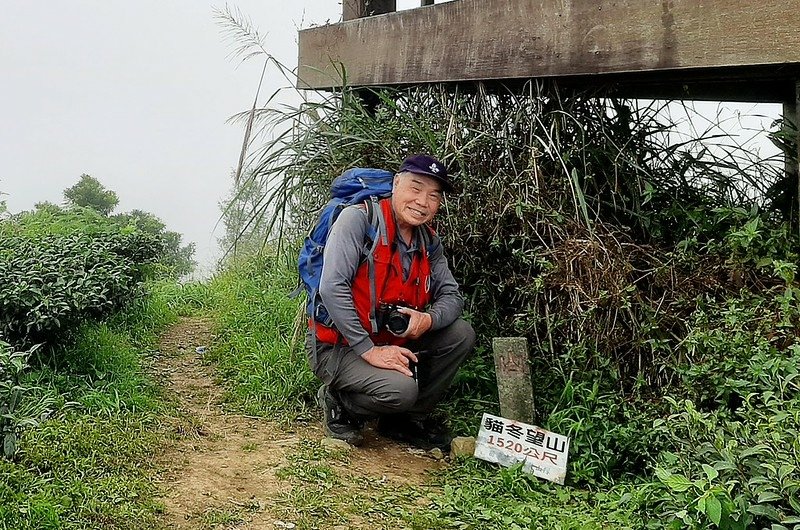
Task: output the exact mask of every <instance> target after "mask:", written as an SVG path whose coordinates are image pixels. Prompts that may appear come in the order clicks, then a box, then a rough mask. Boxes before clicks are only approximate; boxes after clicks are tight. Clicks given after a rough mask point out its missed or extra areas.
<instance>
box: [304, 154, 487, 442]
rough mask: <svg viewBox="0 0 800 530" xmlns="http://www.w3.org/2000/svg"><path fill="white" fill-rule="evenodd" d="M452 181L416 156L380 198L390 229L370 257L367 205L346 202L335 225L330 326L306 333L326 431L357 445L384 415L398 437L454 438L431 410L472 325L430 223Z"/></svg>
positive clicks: (329, 265) (328, 279)
mask: <svg viewBox="0 0 800 530" xmlns="http://www.w3.org/2000/svg"><path fill="white" fill-rule="evenodd" d="M452 189H453V186H452V184H451V182H450V180H449V178H448V175H447V170H446V168H445V167H444V166H443V165H442V164H441V163H440V162H439V161H438V160H436V159H434V158H432V157H430V156H426V155H415V156H411V157H408V158H407V159H406V160H405V161H404V162H403V164H402V165H401V166H400V169H399V171H398V172H397V174H396V175H395V177H394V181H393V189H392V195H391V196H390V197H388V198H385V199H382V200H381V201H380V202H379V203H378V205H379V208H378V210H379V211H378V212H375V213H377V214H378V215H380V216H382V222H383V226H384V227H385V231H384V236H385V237H383V236H379V237H377V238H376V240H375V242H374V251H373V252H372V253H371V256H370V255H368V253H369V249H367V248H366V245H365V241H366V240H368V239H369V238H368V237H367V234H368V233H369V232H368V229H369V227H370V220H369V218H368V215H369V214H368V212H367V208H366V207H365V206H364V205H356V206H348V207H347V208H345V209H344V210H343V211H342V212H341V214H340V215H339V217H338V219H337V220H336V222H335V223H334V224H333V226H332V227H331V231H330V233H329V235H328V240H327V243H326V245H325V250H324V260H323V266H322V276H321V280H320V287H319V295H320V297H321V299H322V304H323V305H324V306H325V309H326V310H327V312H328V314H329V315H330V317H331V320H332V321H333V326H331V327H326V326H322V325H320V324H319V323H316V324H312V325H311V326H310V329H309V334H308V338H307V340H306V350H307V354H308V358H309V363H310V366H311V368H312V370H313V371H314V373H315V374H316V375H317V377H318V378H319V379H321V380H322V382H323V386H322V387H321V388H320V390H319V393H318V395H317V398H318V400H319V402H320V405H321V406H322V408H323V412H324V422H325V433H326V434H327V435H328V436H331V437H333V438H338V439H341V440H344V441H346V442H348V443H350V444H352V445H359V444H361V443H362V441H363V437H362V429H363V426H364V424H365V422H366V421H367V420H370V419H373V418H378V432H379V433H380V434H382V435H383V436H386V437H389V438H391V439H394V440H398V441H402V442H406V443H410V444H412V445H415V446H417V447H421V448H425V449H430V448H433V447H442V448H444V447H446V446H448V445H449V444H450V440H451V436H450V434H449V433H448V432H447V430H446V428H445V427H444V425H442V424H441V423H439V424H436V423H435V422H433V421H432V420H431V418H430V414H431V412H432V411H433V409H434V407H435V406H436V405H437V403H439V401H441V399H442V397H443V395H444V393H445V391H446V390H447V388H448V386H449V385H450V383H451V381H452V380H453V377H454V376H455V374H456V372H457V371H458V368H459V366H460V365H461V364H462V363H463V362H464V360H465V359H466V357H467V355H468V353H469V352H470V351H471V350H472V346H473V344H474V342H475V332H474V331H473V329H472V326H470V324H469V323H468V322H466V321H465V320H463V319H462V318H460V316H461V311H462V308H463V305H464V302H463V298H462V297H461V294H460V292H459V288H458V284H457V283H456V281H455V279H454V278H453V275H452V273H451V272H450V269H449V267H448V265H447V260H446V258H445V256H444V253H443V249H442V245H441V242H440V241H439V238H438V237H437V236H436V235H435V233H433V231H432V230H431V229H430V228H429V227H428V225H427V223H428V222H429V221H431V219H433V217H434V215H436V212H437V211H438V210H439V206H440V204H441V202H442V194H443V193H445V192H450V191H452ZM375 213H373V215H375ZM313 334H315V335H316V337H314V335H313Z"/></svg>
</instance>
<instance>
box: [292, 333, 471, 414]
mask: <svg viewBox="0 0 800 530" xmlns="http://www.w3.org/2000/svg"><path fill="white" fill-rule="evenodd" d="M314 342H316V350H317V351H316V358H317V363H316V366H313V365H312V366H311V369H312V370H313V372H314V373H315V374H316V376H317V377H318V378H319V379H321V380H322V382H323V383H325V384H326V385H328V386H329V387H330V388H332V389H334V390H335V391H336V392H337V393H338V395H339V399H340V400H341V402H342V405H344V407H345V409H346V410H347V411H348V412H350V413H351V414H355V415H356V416H358V417H361V418H374V417H376V416H382V415H386V414H398V413H401V412H403V413H407V414H409V415H410V416H412V417H415V418H418V419H422V418H424V417H425V416H427V415H428V414H429V413H430V412H431V411H432V410H433V408H434V407H435V406H436V405H437V404H438V403H439V401H441V400H442V397H443V396H444V393H445V391H446V390H447V388H448V387H449V386H450V383H451V382H452V380H453V377H455V375H456V372H457V371H458V367H459V366H461V364H462V363H463V362H464V360H466V358H467V355H468V354H469V353H470V352H471V351H472V346H473V344H474V343H475V332H474V331H473V329H472V326H471V325H470V324H469V322H467V321H466V320H463V319H461V318H459V319H458V320H456V321H455V322H453V323H452V324H450V325H449V326H447V327H445V328H442V329H438V330H436V331H432V332H428V333H426V334H424V335H423V336H422V337H420V338H419V339H417V340H415V341H412V342H410V343H408V344H406V345H405V347H407V348H408V349H409V350H411V351H413V352H414V353H416V354H417V358H418V359H419V363H418V366H417V380H414V378H412V377H409V376H407V375H404V374H401V373H400V372H398V371H396V370H387V369H384V368H376V367H374V366H372V365H371V364H369V363H368V362H367V361H365V360H364V359H362V358H361V356H359V355H356V354H355V353H353V351H352V350H351V349H350V347H349V346H346V345H343V344H336V345H334V344H326V343H323V342H319V341H314V340H313V337H312V336H311V333H310V332H309V333H308V334H307V336H306V354H307V356H308V359H309V364H312V363H313V359H314V355H313V350H312V348H313V347H314Z"/></svg>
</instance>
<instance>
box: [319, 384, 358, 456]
mask: <svg viewBox="0 0 800 530" xmlns="http://www.w3.org/2000/svg"><path fill="white" fill-rule="evenodd" d="M317 403H319V406H320V407H322V413H323V415H324V419H323V421H322V424H323V426H324V428H325V435H326V436H329V437H331V438H336V439H338V440H344V441H345V442H347V443H349V444H350V445H354V446H359V445H361V444H362V443H363V442H364V437H363V435H362V434H361V429H362V428H363V426H364V425H363V423H362V422H359V421H358V420H356V419H355V418H353V417H351V415H349V414H348V413H347V411H346V410H345V409H344V407H343V406H342V403H341V402H340V401H339V400H338V399H337V398H336V396H335V394H334V393H333V392H331V390H330V389H329V388H328V387H327V386H326V385H322V386H321V387H319V390H318V391H317Z"/></svg>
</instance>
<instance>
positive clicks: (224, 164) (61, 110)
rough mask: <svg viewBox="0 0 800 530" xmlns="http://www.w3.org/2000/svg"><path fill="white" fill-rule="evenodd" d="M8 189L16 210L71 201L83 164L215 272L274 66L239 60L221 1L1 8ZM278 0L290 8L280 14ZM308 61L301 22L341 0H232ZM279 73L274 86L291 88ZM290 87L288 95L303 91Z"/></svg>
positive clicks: (288, 58) (276, 51)
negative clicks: (227, 201)
mask: <svg viewBox="0 0 800 530" xmlns="http://www.w3.org/2000/svg"><path fill="white" fill-rule="evenodd" d="M0 5H2V7H3V15H2V16H0V80H1V81H0V116H2V126H1V127H0V192H3V193H6V194H7V195H4V196H0V199H5V200H6V202H7V205H8V207H9V210H11V211H12V212H17V211H21V210H26V209H30V208H32V207H33V205H34V204H35V203H36V202H40V201H51V202H54V203H59V204H60V203H61V202H62V201H63V196H62V192H63V190H64V189H65V188H67V187H69V186H71V185H73V184H74V183H75V182H77V181H78V179H79V177H80V175H81V174H83V173H88V174H90V175H92V176H93V177H95V178H97V179H98V180H99V181H100V182H101V183H102V184H103V185H105V186H106V187H107V188H109V189H112V190H114V191H116V192H117V194H118V195H119V198H120V204H119V206H118V207H117V210H116V211H117V212H123V211H129V210H132V209H135V208H136V209H141V210H145V211H149V212H152V213H154V214H156V215H157V216H159V217H160V218H162V219H163V220H164V221H165V223H166V224H167V227H168V229H170V230H175V231H177V232H180V233H182V234H183V235H184V242H189V241H194V242H196V244H197V258H198V261H200V262H202V264H203V265H204V266H205V268H209V267H210V266H211V264H212V262H213V256H214V254H215V253H216V246H217V245H216V237H217V236H219V235H220V233H219V230H221V228H218V233H217V234H216V235H212V230H213V228H214V225H215V224H216V223H217V221H218V219H219V215H220V214H219V208H218V207H217V203H218V202H219V201H220V200H221V199H222V198H223V197H224V196H225V195H226V194H227V192H228V189H229V185H230V173H231V170H232V169H233V168H234V167H235V166H236V164H237V162H238V156H239V149H240V148H241V143H242V134H243V131H242V129H241V127H240V126H239V125H233V124H226V120H227V119H228V118H229V117H230V116H232V115H234V114H236V113H237V112H240V111H242V110H245V109H247V108H249V107H250V105H251V104H252V100H253V97H254V94H255V90H256V86H257V83H258V78H259V76H260V74H261V67H262V61H261V60H254V61H251V62H247V63H244V64H240V63H239V62H238V61H236V60H232V59H231V58H230V57H228V55H229V52H230V51H231V48H230V46H229V41H228V40H226V38H225V37H224V36H223V35H222V34H221V27H220V26H219V24H217V22H216V21H215V20H214V18H213V15H212V5H213V6H216V7H220V8H223V7H225V4H224V3H215V4H212V3H206V2H198V1H195V0H179V1H169V2H165V1H163V0H144V1H137V2H124V1H121V0H115V1H108V0H102V1H101V0H96V1H89V0H80V1H76V0H70V1H69V2H67V1H58V2H56V1H49V2H32V1H30V0H4V1H3V2H2V3H0ZM278 5H279V6H280V8H279V9H278V8H277V7H278ZM230 6H231V7H232V8H233V7H236V8H239V9H240V10H241V11H242V12H243V13H244V14H245V15H247V16H248V17H249V18H250V19H251V20H252V22H253V25H254V26H255V27H256V28H258V29H259V32H260V33H261V34H262V35H266V42H267V47H268V49H269V51H270V52H271V53H272V54H273V55H275V56H276V57H277V58H278V59H279V60H280V61H281V62H283V63H284V64H287V65H289V66H291V67H294V66H296V64H297V42H296V41H297V29H298V27H304V28H305V27H309V26H310V25H312V24H324V23H325V22H326V21H328V20H330V21H332V22H336V21H338V20H339V19H340V17H341V5H340V4H338V3H337V2H335V1H330V0H297V1H294V2H283V1H282V2H276V1H270V0H261V1H256V0H247V1H240V2H236V3H235V4H234V3H231V4H230ZM287 85H288V83H287V81H286V80H285V79H283V78H281V77H279V76H278V75H269V76H268V78H267V79H266V80H265V86H264V88H263V90H262V93H263V94H271V93H272V92H273V91H274V90H276V89H278V88H280V87H284V86H287ZM291 93H292V91H288V93H287V97H289V98H291Z"/></svg>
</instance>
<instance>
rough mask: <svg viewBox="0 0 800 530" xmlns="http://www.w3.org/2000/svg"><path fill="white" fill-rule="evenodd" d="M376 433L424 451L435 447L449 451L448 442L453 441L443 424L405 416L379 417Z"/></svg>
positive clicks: (427, 419) (429, 419) (428, 419)
mask: <svg viewBox="0 0 800 530" xmlns="http://www.w3.org/2000/svg"><path fill="white" fill-rule="evenodd" d="M378 433H379V434H381V435H382V436H385V437H386V438H390V439H392V440H395V441H397V442H403V443H407V444H409V445H413V446H414V447H417V448H419V449H425V450H426V451H429V450H431V449H433V448H435V447H438V448H439V449H441V450H442V451H449V450H450V442H452V441H453V435H452V434H450V431H448V430H447V427H446V426H445V425H444V423H443V422H436V421H433V420H432V419H431V418H425V419H424V420H422V419H414V418H410V417H408V416H406V415H405V414H394V415H391V416H381V417H380V419H378Z"/></svg>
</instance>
